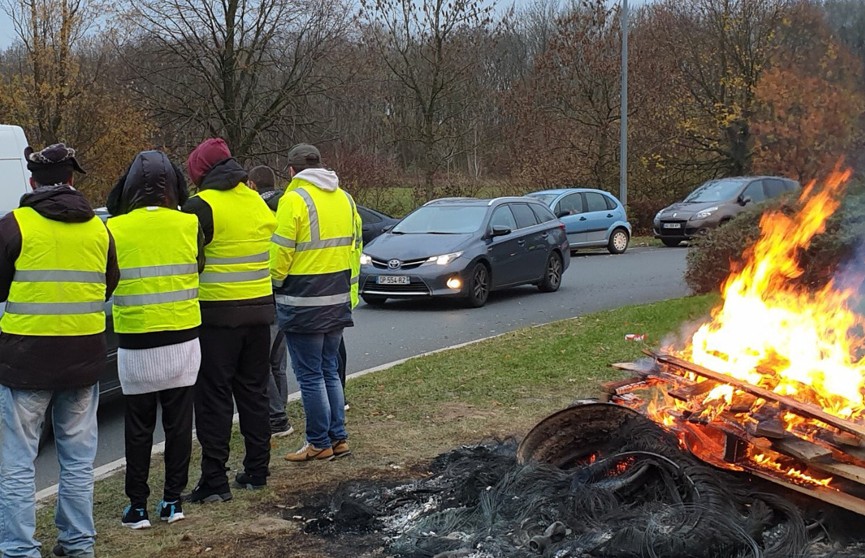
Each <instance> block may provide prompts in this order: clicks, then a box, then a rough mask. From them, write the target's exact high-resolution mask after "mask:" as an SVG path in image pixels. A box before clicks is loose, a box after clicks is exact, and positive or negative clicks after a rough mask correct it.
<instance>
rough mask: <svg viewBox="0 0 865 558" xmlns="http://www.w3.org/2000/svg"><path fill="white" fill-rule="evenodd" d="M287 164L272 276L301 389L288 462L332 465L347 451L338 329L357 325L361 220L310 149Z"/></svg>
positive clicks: (302, 148)
mask: <svg viewBox="0 0 865 558" xmlns="http://www.w3.org/2000/svg"><path fill="white" fill-rule="evenodd" d="M288 165H289V172H290V173H291V176H292V181H291V184H289V186H288V188H287V191H286V193H285V194H284V195H283V196H282V199H280V200H279V208H278V210H277V212H276V220H277V223H278V225H277V229H276V234H274V235H273V243H272V244H271V247H270V272H271V278H272V279H273V285H274V292H275V294H276V296H275V299H276V312H277V321H278V323H279V327H280V329H282V330H283V331H284V332H285V339H286V343H287V345H288V351H289V355H290V356H291V364H292V368H293V369H294V373H295V376H297V383H298V384H299V385H300V392H301V399H302V401H303V409H304V413H305V415H306V444H305V445H304V446H303V447H302V448H301V449H300V450H298V451H297V452H295V453H290V454H288V455H287V456H286V457H285V458H286V459H287V460H288V461H295V462H296V461H310V460H330V459H333V458H334V457H343V456H346V455H349V454H350V453H351V451H350V449H349V445H348V433H347V432H346V429H345V396H344V394H343V388H342V385H341V384H340V381H339V375H338V373H337V367H338V359H339V356H338V352H339V345H340V341H341V340H342V332H343V329H344V328H346V327H349V326H352V325H354V323H353V321H352V316H351V309H352V305H351V302H352V300H351V275H352V269H353V264H352V261H351V260H352V257H354V255H355V246H356V245H357V242H358V240H357V238H356V237H357V235H358V233H359V231H360V226H359V225H358V223H359V221H360V216H359V215H358V214H357V208H356V206H355V203H354V200H353V199H352V198H351V196H350V195H349V194H348V193H347V192H345V191H343V190H341V189H340V188H339V179H338V177H337V175H336V173H335V172H333V171H331V170H327V169H325V168H323V167H322V164H321V155H320V154H319V151H318V149H316V148H315V147H314V146H312V145H309V144H299V145H296V146H294V147H293V148H291V150H289V152H288Z"/></svg>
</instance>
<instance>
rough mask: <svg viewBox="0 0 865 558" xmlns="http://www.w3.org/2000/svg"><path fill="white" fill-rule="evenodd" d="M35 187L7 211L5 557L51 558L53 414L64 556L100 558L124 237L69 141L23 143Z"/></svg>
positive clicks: (0, 518)
mask: <svg viewBox="0 0 865 558" xmlns="http://www.w3.org/2000/svg"><path fill="white" fill-rule="evenodd" d="M24 155H25V157H26V158H27V168H28V169H29V170H30V173H31V179H30V185H31V187H32V188H33V192H31V193H29V194H25V195H24V196H23V197H22V198H21V204H20V207H18V209H15V210H14V211H12V212H11V213H9V214H8V215H6V216H5V217H3V218H2V219H0V301H5V302H6V309H5V313H4V314H3V317H2V318H0V555H2V556H26V557H33V558H37V557H39V556H41V553H40V550H39V548H40V544H39V542H37V541H36V540H35V539H34V533H35V529H36V507H35V494H36V489H35V465H34V461H35V459H36V455H37V453H38V450H39V438H40V434H41V431H42V428H43V426H44V425H43V422H44V419H45V413H46V410H47V409H48V408H49V405H50V406H51V409H52V410H51V420H52V423H53V426H54V439H55V442H56V444H57V456H58V459H59V460H60V485H59V486H60V488H59V490H58V493H57V512H56V514H55V516H54V517H55V519H54V521H55V524H56V525H57V529H58V531H59V534H58V537H57V543H58V544H57V546H55V548H54V553H55V555H59V556H64V555H65V556H77V557H91V556H94V551H93V545H94V540H95V537H96V529H95V527H94V524H93V460H94V459H95V457H96V442H97V424H96V408H97V402H98V398H99V390H98V387H97V381H98V380H99V377H100V376H101V375H102V373H103V372H104V371H105V355H106V341H105V333H104V332H105V311H104V304H105V301H106V300H107V299H108V298H109V297H110V296H111V293H112V292H113V291H114V288H115V287H116V286H117V282H118V280H119V276H120V272H119V270H118V267H117V255H116V253H115V250H114V241H113V239H112V238H111V235H110V234H109V232H108V230H107V229H106V227H105V225H104V224H103V223H102V221H101V220H100V219H99V217H97V216H96V215H95V214H94V213H93V210H92V209H91V208H90V204H89V203H88V202H87V200H86V199H85V198H84V196H83V195H81V193H80V192H78V191H76V190H75V189H74V188H73V187H72V184H73V182H74V174H73V173H75V172H79V173H83V172H84V169H82V168H81V165H79V164H78V161H77V159H76V158H75V150H74V149H72V148H70V147H67V146H66V145H64V144H62V143H59V144H55V145H50V146H48V147H46V148H45V149H43V150H41V151H34V150H33V149H32V148H30V147H28V148H27V149H26V150H25V151H24Z"/></svg>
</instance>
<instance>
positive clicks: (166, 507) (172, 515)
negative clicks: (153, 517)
mask: <svg viewBox="0 0 865 558" xmlns="http://www.w3.org/2000/svg"><path fill="white" fill-rule="evenodd" d="M156 513H158V514H159V519H161V520H162V521H167V522H168V523H169V524H171V523H174V522H175V521H180V520H181V519H186V516H184V515H183V506H182V505H181V504H180V500H172V501H170V502H166V501H165V500H162V501H161V502H159V503H158V504H156Z"/></svg>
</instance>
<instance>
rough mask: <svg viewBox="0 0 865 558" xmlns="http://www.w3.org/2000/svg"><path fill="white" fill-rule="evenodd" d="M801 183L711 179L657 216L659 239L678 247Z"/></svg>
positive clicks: (766, 178)
mask: <svg viewBox="0 0 865 558" xmlns="http://www.w3.org/2000/svg"><path fill="white" fill-rule="evenodd" d="M800 189H801V186H800V185H799V183H798V182H796V181H795V180H790V179H789V178H783V177H780V176H739V177H733V178H719V179H716V180H709V181H708V182H705V183H703V184H702V185H700V186H699V187H698V188H697V189H696V190H694V191H693V192H691V193H690V194H688V197H686V198H685V199H684V200H682V201H681V202H678V203H674V204H673V205H671V206H668V207H665V208H664V209H662V210H661V211H659V212H658V214H657V215H655V220H654V223H653V229H654V235H655V238H660V239H661V242H663V243H664V244H665V245H667V246H678V245H679V243H681V242H682V241H683V240H690V239H692V238H694V237H695V236H698V235H700V234H702V233H704V232H706V231H707V230H709V229H711V228H715V227H717V226H719V225H723V224H724V223H726V222H727V221H729V220H730V219H732V218H733V217H735V216H736V215H738V214H739V213H741V212H742V211H744V210H745V207H747V206H748V205H751V204H755V203H760V202H763V201H766V200H768V199H771V198H776V197H778V196H780V195H781V194H784V193H787V192H795V191H798V190H800Z"/></svg>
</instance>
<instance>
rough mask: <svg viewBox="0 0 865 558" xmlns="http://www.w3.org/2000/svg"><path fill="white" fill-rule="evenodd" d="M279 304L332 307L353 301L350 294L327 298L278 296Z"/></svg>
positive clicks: (277, 301) (328, 296)
mask: <svg viewBox="0 0 865 558" xmlns="http://www.w3.org/2000/svg"><path fill="white" fill-rule="evenodd" d="M274 298H276V303H277V304H285V305H288V306H331V305H333V304H344V303H346V302H350V301H351V295H350V294H349V293H344V294H338V295H327V296H288V295H276V296H275V297H274Z"/></svg>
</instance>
